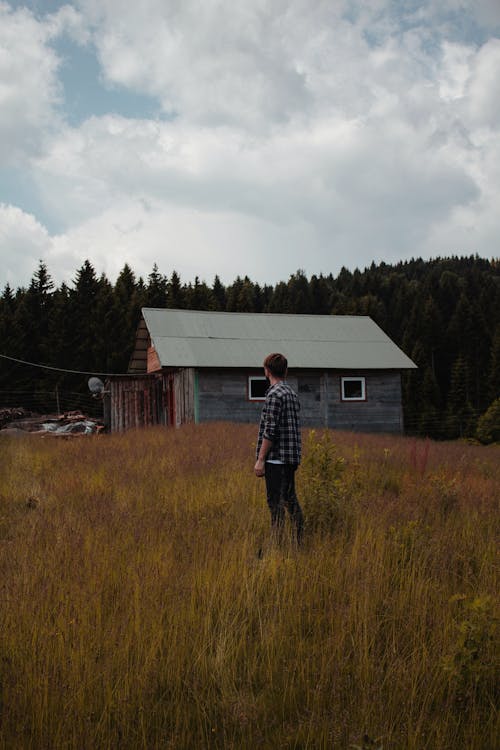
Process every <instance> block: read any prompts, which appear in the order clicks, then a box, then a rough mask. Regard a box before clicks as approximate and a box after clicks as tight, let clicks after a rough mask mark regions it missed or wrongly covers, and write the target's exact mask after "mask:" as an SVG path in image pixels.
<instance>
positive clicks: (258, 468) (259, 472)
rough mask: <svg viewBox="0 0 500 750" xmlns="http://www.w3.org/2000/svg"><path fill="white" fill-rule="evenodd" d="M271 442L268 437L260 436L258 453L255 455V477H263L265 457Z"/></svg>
mask: <svg viewBox="0 0 500 750" xmlns="http://www.w3.org/2000/svg"><path fill="white" fill-rule="evenodd" d="M272 445H273V443H272V441H271V440H269V439H268V438H262V445H261V446H260V450H259V455H258V456H257V461H256V462H255V468H254V471H255V475H256V476H257V477H263V476H264V474H265V470H266V469H265V467H266V458H267V454H268V453H269V451H270V450H271V447H272Z"/></svg>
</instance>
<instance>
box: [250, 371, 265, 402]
mask: <svg viewBox="0 0 500 750" xmlns="http://www.w3.org/2000/svg"><path fill="white" fill-rule="evenodd" d="M268 388H269V380H268V379H267V378H265V377H264V376H263V375H249V376H248V399H249V401H264V400H265V397H266V391H267V389H268Z"/></svg>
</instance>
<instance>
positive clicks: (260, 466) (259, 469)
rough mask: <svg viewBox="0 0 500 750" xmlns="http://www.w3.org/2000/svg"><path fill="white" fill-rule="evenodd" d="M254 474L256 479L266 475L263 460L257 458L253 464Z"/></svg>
mask: <svg viewBox="0 0 500 750" xmlns="http://www.w3.org/2000/svg"><path fill="white" fill-rule="evenodd" d="M254 472H255V476H256V477H263V476H264V474H265V473H266V465H265V462H264V459H263V458H258V459H257V461H256V462H255V467H254Z"/></svg>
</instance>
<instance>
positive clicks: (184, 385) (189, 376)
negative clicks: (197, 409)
mask: <svg viewBox="0 0 500 750" xmlns="http://www.w3.org/2000/svg"><path fill="white" fill-rule="evenodd" d="M194 377H195V375H194V369H193V368H192V367H186V368H183V369H182V370H178V371H177V372H175V373H174V398H175V424H176V425H177V426H179V425H181V424H187V423H189V422H194V398H195V394H194Z"/></svg>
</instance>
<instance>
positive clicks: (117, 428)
mask: <svg viewBox="0 0 500 750" xmlns="http://www.w3.org/2000/svg"><path fill="white" fill-rule="evenodd" d="M107 390H109V402H110V428H111V432H123V431H124V430H130V429H133V428H137V427H149V426H151V425H155V424H164V423H165V397H164V389H163V378H162V375H161V374H159V375H156V376H154V375H135V376H133V377H130V378H128V377H127V378H116V379H110V380H109V381H108V384H107Z"/></svg>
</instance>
